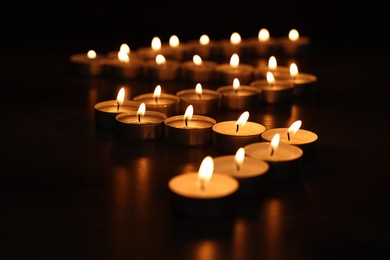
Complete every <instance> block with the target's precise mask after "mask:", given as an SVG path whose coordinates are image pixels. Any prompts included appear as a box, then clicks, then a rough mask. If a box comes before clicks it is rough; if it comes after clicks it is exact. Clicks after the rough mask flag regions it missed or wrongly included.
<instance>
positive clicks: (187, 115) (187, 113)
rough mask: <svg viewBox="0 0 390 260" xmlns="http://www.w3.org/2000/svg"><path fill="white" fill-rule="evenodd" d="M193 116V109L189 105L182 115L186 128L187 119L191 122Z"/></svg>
mask: <svg viewBox="0 0 390 260" xmlns="http://www.w3.org/2000/svg"><path fill="white" fill-rule="evenodd" d="M193 114H194V107H193V106H192V105H189V106H188V107H187V109H186V111H185V113H184V123H185V125H186V127H188V119H189V120H191V118H192V115H193Z"/></svg>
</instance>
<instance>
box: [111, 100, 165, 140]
mask: <svg viewBox="0 0 390 260" xmlns="http://www.w3.org/2000/svg"><path fill="white" fill-rule="evenodd" d="M166 117H167V116H166V115H165V114H163V113H160V112H156V111H146V105H145V103H141V104H140V106H139V107H138V110H137V111H131V112H125V113H120V114H118V115H117V116H116V117H115V119H116V121H117V127H116V130H117V135H118V137H119V139H122V140H126V141H136V142H139V141H142V142H146V141H152V140H158V139H160V138H162V137H163V136H164V120H165V119H166Z"/></svg>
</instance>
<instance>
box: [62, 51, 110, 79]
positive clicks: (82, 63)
mask: <svg viewBox="0 0 390 260" xmlns="http://www.w3.org/2000/svg"><path fill="white" fill-rule="evenodd" d="M70 61H71V62H72V64H73V65H74V68H75V69H76V72H77V73H79V74H80V75H83V76H100V75H102V74H104V72H105V65H106V57H105V55H102V54H99V55H98V54H97V53H96V51H95V50H89V51H88V52H87V53H77V54H73V55H71V56H70Z"/></svg>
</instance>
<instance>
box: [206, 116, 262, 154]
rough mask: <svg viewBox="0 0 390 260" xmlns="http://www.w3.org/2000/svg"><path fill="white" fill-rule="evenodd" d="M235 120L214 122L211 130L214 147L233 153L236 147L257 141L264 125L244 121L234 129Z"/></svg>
mask: <svg viewBox="0 0 390 260" xmlns="http://www.w3.org/2000/svg"><path fill="white" fill-rule="evenodd" d="M236 125H237V124H236V121H223V122H220V123H216V124H215V125H214V126H213V128H212V130H213V145H214V147H215V149H217V150H219V151H222V152H226V153H234V152H236V151H237V149H238V148H240V147H244V146H245V145H247V144H250V143H255V142H259V141H260V140H261V134H262V133H263V132H264V131H265V127H264V126H263V125H261V124H258V123H255V122H246V123H245V125H244V126H240V128H239V130H238V131H236V129H237V126H236Z"/></svg>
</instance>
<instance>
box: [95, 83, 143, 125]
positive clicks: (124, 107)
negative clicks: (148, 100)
mask: <svg viewBox="0 0 390 260" xmlns="http://www.w3.org/2000/svg"><path fill="white" fill-rule="evenodd" d="M124 99H125V88H124V87H122V88H121V89H120V90H119V92H118V95H117V98H116V100H108V101H103V102H100V103H97V104H96V105H95V122H96V125H97V126H99V127H103V128H114V127H115V126H116V120H115V117H116V116H117V115H118V114H119V113H124V112H130V111H137V109H138V107H139V105H140V103H139V102H135V101H130V100H124Z"/></svg>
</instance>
